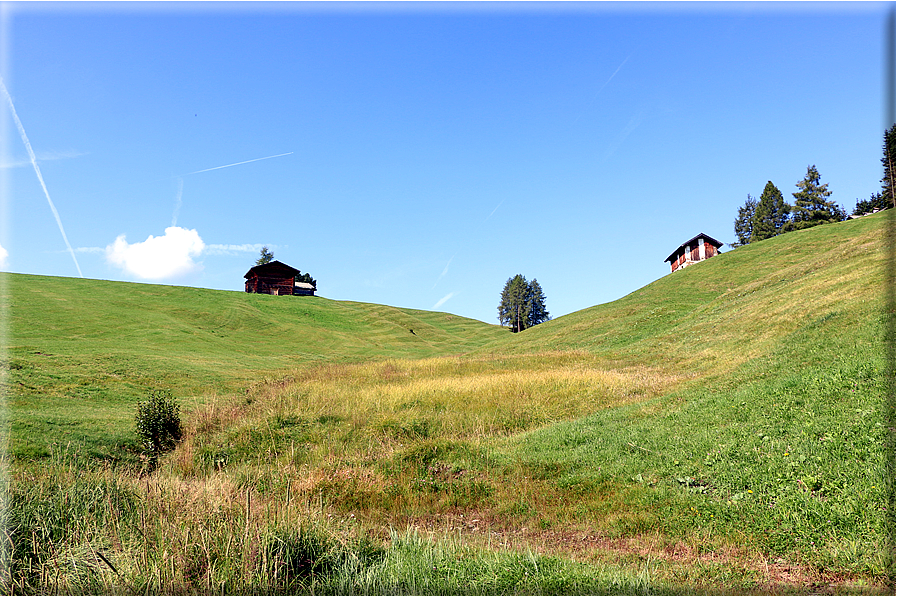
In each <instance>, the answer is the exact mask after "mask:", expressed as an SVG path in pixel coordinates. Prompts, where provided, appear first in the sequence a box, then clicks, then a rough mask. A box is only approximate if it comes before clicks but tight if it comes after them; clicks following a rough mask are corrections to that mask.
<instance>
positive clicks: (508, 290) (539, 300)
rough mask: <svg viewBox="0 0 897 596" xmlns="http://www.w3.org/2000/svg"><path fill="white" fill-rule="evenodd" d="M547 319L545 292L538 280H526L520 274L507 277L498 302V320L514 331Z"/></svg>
mask: <svg viewBox="0 0 897 596" xmlns="http://www.w3.org/2000/svg"><path fill="white" fill-rule="evenodd" d="M548 319H549V314H548V310H547V309H546V308H545V294H544V293H543V292H542V286H540V285H539V282H537V281H536V280H533V281H532V282H527V281H526V278H525V277H524V276H522V275H520V274H518V275H515V276H514V277H512V278H510V279H508V281H507V282H505V287H504V289H503V290H502V292H501V301H500V302H499V304H498V320H499V322H501V324H502V325H503V326H504V325H508V326H509V327H510V329H511V331H513V332H514V333H517V332H519V331H523V330H524V329H527V328H529V327H532V326H533V325H538V324H539V323H542V322H544V321H547V320H548Z"/></svg>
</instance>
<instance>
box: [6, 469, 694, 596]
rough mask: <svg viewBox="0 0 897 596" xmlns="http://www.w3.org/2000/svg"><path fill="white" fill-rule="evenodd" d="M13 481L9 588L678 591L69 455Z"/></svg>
mask: <svg viewBox="0 0 897 596" xmlns="http://www.w3.org/2000/svg"><path fill="white" fill-rule="evenodd" d="M41 471H42V472H43V473H42V474H40V475H39V476H30V475H28V474H24V475H19V476H17V477H14V478H13V482H12V484H11V486H10V487H9V489H10V491H9V497H8V498H9V502H8V503H7V505H8V520H7V525H6V528H5V531H4V535H3V537H2V539H3V540H4V541H6V542H7V544H8V546H9V548H10V549H11V554H12V559H11V565H9V566H8V567H6V568H5V569H4V575H3V577H0V580H2V584H3V586H4V591H5V592H6V593H24V594H27V593H45V592H46V591H52V592H54V593H103V594H106V593H121V594H125V593H132V594H142V593H157V594H180V593H197V594H202V593H227V594H243V593H252V594H268V593H271V594H274V593H314V594H420V595H423V594H559V595H560V594H578V593H588V594H603V593H607V594H644V593H647V592H648V591H649V590H650V591H651V593H657V594H667V593H669V594H674V593H679V591H678V590H675V589H673V588H670V587H669V586H666V587H664V586H665V585H664V583H663V582H660V581H657V580H656V579H655V578H654V576H653V566H652V565H651V564H650V563H646V564H643V565H641V566H636V567H634V568H628V569H627V568H626V567H625V566H614V565H605V566H603V567H601V568H596V567H594V566H586V565H582V564H576V563H573V562H571V561H563V560H561V559H556V558H552V557H544V556H539V555H536V554H534V553H533V552H531V551H526V552H518V551H514V550H510V549H494V548H493V549H490V550H485V549H483V548H477V547H471V546H469V545H465V544H464V543H463V542H462V541H461V540H458V539H451V538H449V539H441V540H434V539H432V537H426V536H424V535H422V534H421V533H420V532H417V531H415V530H407V531H401V532H399V531H396V530H390V532H389V535H388V536H387V537H386V539H385V540H372V539H371V538H370V537H369V536H368V535H367V534H366V533H365V532H364V531H362V529H361V527H360V526H359V525H357V524H356V523H355V522H353V520H352V519H351V518H344V519H340V520H337V519H328V517H327V516H325V515H323V512H322V511H321V510H320V509H319V508H318V507H317V505H316V504H314V503H312V502H309V501H299V500H294V501H289V502H286V503H284V502H275V501H274V500H272V499H270V498H266V497H265V496H264V495H260V494H259V493H258V492H257V491H255V490H253V489H252V488H249V487H246V488H242V487H238V486H236V485H234V484H233V483H232V482H230V480H229V479H228V478H227V477H225V476H223V475H216V476H214V477H212V478H209V479H207V480H206V481H203V482H196V483H191V482H185V481H183V480H180V479H177V478H175V477H172V476H164V475H157V476H153V477H145V478H134V477H132V476H128V475H122V474H119V473H117V472H115V471H113V470H111V469H106V470H102V471H96V472H86V471H83V470H78V469H77V467H76V466H75V465H73V463H72V462H71V461H69V460H68V455H67V454H66V453H65V452H57V453H55V454H54V458H53V462H52V465H50V466H46V467H45V468H43V469H42V470H41Z"/></svg>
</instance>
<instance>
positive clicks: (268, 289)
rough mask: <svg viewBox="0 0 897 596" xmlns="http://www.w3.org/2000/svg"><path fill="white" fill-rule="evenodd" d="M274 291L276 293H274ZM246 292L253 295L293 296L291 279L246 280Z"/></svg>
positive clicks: (256, 278)
mask: <svg viewBox="0 0 897 596" xmlns="http://www.w3.org/2000/svg"><path fill="white" fill-rule="evenodd" d="M275 290H276V291H275ZM246 291H247V292H252V293H255V294H277V295H278V296H292V295H293V278H292V277H290V278H287V279H280V278H271V277H253V278H251V279H247V280H246Z"/></svg>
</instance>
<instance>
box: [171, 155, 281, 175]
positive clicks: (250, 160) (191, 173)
mask: <svg viewBox="0 0 897 596" xmlns="http://www.w3.org/2000/svg"><path fill="white" fill-rule="evenodd" d="M292 154H293V152H292V151H290V152H289V153H281V154H279V155H269V156H268V157H259V158H256V159H249V160H246V161H239V162H237V163H229V164H227V165H226V166H217V167H214V168H206V169H205V170H197V171H195V172H190V173H189V174H185V176H192V175H193V174H202V173H203V172H211V171H212V170H220V169H222V168H232V167H234V166H242V165H243V164H244V163H252V162H254V161H262V160H263V159H274V158H275V157H283V156H284V155H292Z"/></svg>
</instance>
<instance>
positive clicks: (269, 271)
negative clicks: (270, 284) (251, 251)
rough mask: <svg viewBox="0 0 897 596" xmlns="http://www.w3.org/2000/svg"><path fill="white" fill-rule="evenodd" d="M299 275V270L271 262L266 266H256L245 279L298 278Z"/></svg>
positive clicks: (277, 262) (247, 273)
mask: <svg viewBox="0 0 897 596" xmlns="http://www.w3.org/2000/svg"><path fill="white" fill-rule="evenodd" d="M297 275H299V270H298V269H294V268H293V267H290V266H289V265H287V264H285V263H281V262H280V261H271V262H270V263H265V264H264V265H256V266H255V267H253V268H252V269H250V270H249V271H247V272H246V275H244V276H243V277H244V278H246V279H249V278H250V277H296V276H297Z"/></svg>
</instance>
